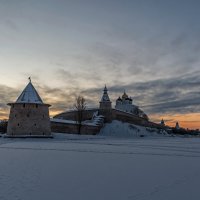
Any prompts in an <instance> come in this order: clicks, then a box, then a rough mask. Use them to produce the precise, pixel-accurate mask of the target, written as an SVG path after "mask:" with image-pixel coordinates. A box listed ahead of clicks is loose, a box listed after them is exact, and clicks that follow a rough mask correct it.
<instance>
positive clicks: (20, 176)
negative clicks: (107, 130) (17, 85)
mask: <svg viewBox="0 0 200 200" xmlns="http://www.w3.org/2000/svg"><path fill="white" fill-rule="evenodd" d="M0 162H1V164H0V200H36V199H39V200H66V199H68V200H126V199H127V200H129V199H130V200H131V199H132V200H199V199H200V138H181V137H169V136H165V137H163V136H151V137H142V138H141V137H134V138H112V137H105V136H73V135H68V136H66V135H65V136H63V135H57V136H55V138H54V139H9V138H0Z"/></svg>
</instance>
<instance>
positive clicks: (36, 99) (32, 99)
mask: <svg viewBox="0 0 200 200" xmlns="http://www.w3.org/2000/svg"><path fill="white" fill-rule="evenodd" d="M16 103H37V104H43V102H42V99H41V98H40V96H39V94H38V93H37V91H36V89H35V88H34V86H33V84H32V83H31V82H29V83H28V85H27V86H26V87H25V89H24V90H23V92H22V93H21V95H20V96H19V97H18V99H17V101H16Z"/></svg>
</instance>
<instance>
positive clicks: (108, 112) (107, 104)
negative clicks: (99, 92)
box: [99, 85, 112, 122]
mask: <svg viewBox="0 0 200 200" xmlns="http://www.w3.org/2000/svg"><path fill="white" fill-rule="evenodd" d="M99 112H100V114H101V115H103V116H104V117H105V120H106V121H107V122H109V121H112V102H111V101H110V98H109V96H108V89H107V87H106V85H105V87H104V90H103V96H102V98H101V101H100V102H99Z"/></svg>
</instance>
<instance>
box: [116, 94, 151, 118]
mask: <svg viewBox="0 0 200 200" xmlns="http://www.w3.org/2000/svg"><path fill="white" fill-rule="evenodd" d="M115 109H117V110H121V111H124V112H127V113H131V114H134V115H137V116H139V117H144V118H146V117H147V115H146V114H145V113H144V112H143V111H142V110H141V109H140V108H139V107H138V106H136V105H134V104H133V99H132V98H131V97H129V96H128V95H127V94H126V92H125V91H124V94H123V95H122V97H119V98H118V99H117V100H116V105H115Z"/></svg>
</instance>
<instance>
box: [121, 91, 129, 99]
mask: <svg viewBox="0 0 200 200" xmlns="http://www.w3.org/2000/svg"><path fill="white" fill-rule="evenodd" d="M126 98H128V95H127V94H126V92H125V90H124V94H123V95H122V99H126Z"/></svg>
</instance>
